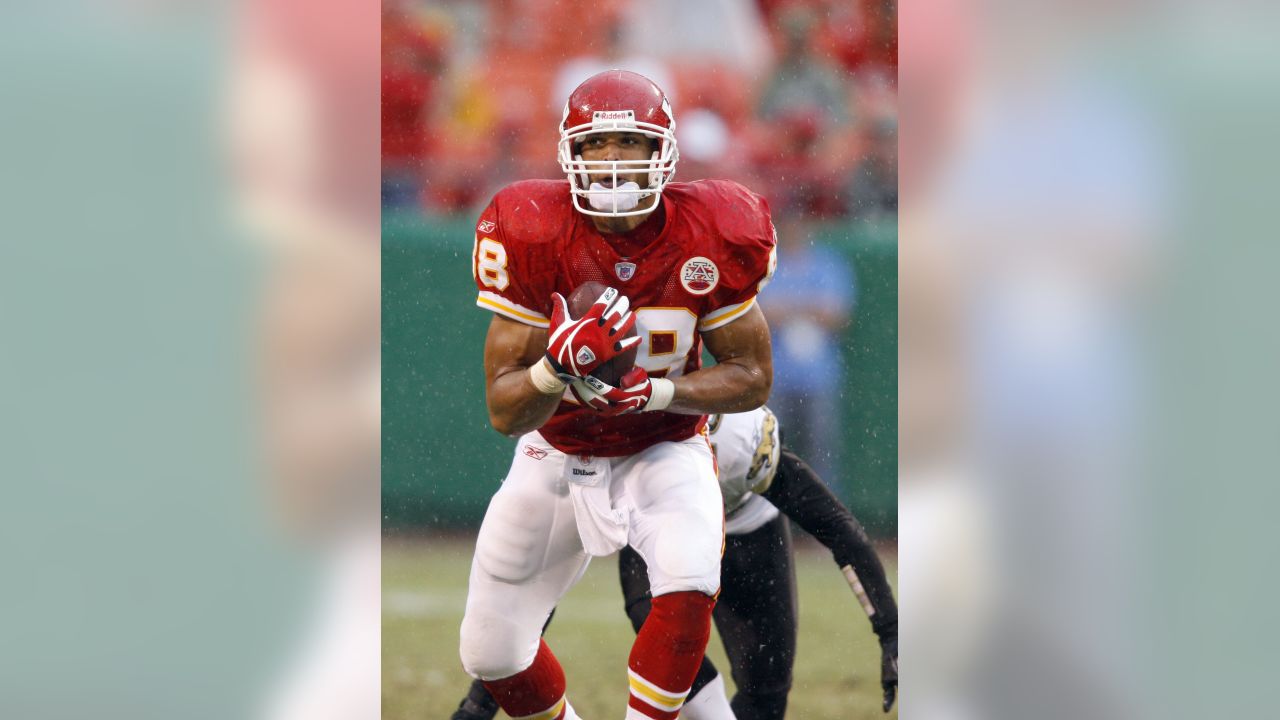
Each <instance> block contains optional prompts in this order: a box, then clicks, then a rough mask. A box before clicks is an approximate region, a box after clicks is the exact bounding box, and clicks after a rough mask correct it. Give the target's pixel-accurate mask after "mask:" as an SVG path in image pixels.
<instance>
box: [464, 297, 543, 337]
mask: <svg viewBox="0 0 1280 720" xmlns="http://www.w3.org/2000/svg"><path fill="white" fill-rule="evenodd" d="M476 305H478V306H480V307H482V308H484V309H485V310H492V311H493V312H496V313H498V314H499V315H502V316H505V317H509V318H511V319H512V320H516V321H518V322H522V323H524V324H525V325H532V326H534V327H540V328H545V327H549V326H550V325H551V321H550V320H547V317H546V316H545V315H543V314H542V313H539V312H535V311H533V310H530V309H529V308H527V307H524V306H523V305H517V304H516V303H513V302H511V301H510V300H508V299H506V298H504V297H502V296H501V295H496V294H494V293H491V292H484V291H481V292H480V295H479V296H477V297H476Z"/></svg>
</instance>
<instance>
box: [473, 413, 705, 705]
mask: <svg viewBox="0 0 1280 720" xmlns="http://www.w3.org/2000/svg"><path fill="white" fill-rule="evenodd" d="M588 463H590V464H588ZM583 467H591V468H594V469H597V470H600V471H602V472H601V475H603V476H604V482H605V483H607V499H606V500H604V501H603V502H604V503H605V505H606V507H607V509H609V510H610V511H611V513H612V515H613V517H615V518H616V519H618V520H620V521H621V527H622V530H623V532H624V534H625V542H626V544H629V545H631V546H632V547H633V548H635V549H636V551H637V552H639V553H640V556H641V557H643V558H644V560H645V563H646V564H647V565H648V566H649V582H650V585H651V587H652V589H653V595H654V596H658V595H664V594H667V593H673V592H681V591H690V590H692V591H697V592H702V593H705V594H707V595H713V594H715V593H716V592H717V591H718V590H719V588H720V555H721V553H722V552H723V550H724V507H723V504H722V500H721V497H720V485H719V483H718V482H717V481H716V474H715V462H714V460H713V458H712V454H711V447H710V445H709V444H708V442H707V440H706V439H705V437H704V436H702V435H695V436H694V437H692V438H690V439H688V440H684V441H681V442H664V443H659V444H657V445H655V446H653V447H650V448H648V449H646V450H644V451H642V452H639V453H637V454H635V455H629V456H626V457H620V458H595V459H594V460H586V461H584V460H583V459H582V458H579V457H578V456H566V455H565V454H564V453H561V452H560V451H558V450H556V449H555V448H553V447H551V446H550V445H548V444H547V443H546V441H545V440H543V439H542V436H541V435H539V434H537V433H530V434H528V435H525V436H524V437H522V438H520V442H519V443H518V444H517V445H516V453H515V460H514V461H513V462H512V464H511V471H510V473H509V474H508V475H507V478H506V480H505V481H503V484H502V487H501V488H500V489H499V490H498V492H497V493H496V494H495V495H494V496H493V499H492V500H491V501H490V502H489V509H488V510H487V511H486V512H485V516H484V522H483V523H482V524H481V526H480V534H479V536H478V537H477V539H476V551H475V556H474V558H473V559H472V562H471V580H470V587H469V588H468V593H467V610H466V615H465V617H464V618H463V620H462V632H461V654H462V665H463V668H464V669H465V670H466V671H467V673H469V674H470V675H471V676H472V677H475V678H479V679H481V680H498V679H501V678H505V677H510V676H512V675H514V674H516V673H518V672H520V671H521V670H524V669H525V668H527V667H529V665H530V664H532V663H533V658H534V655H536V654H537V650H538V640H539V637H540V636H541V633H542V626H543V624H544V623H545V622H546V620H547V616H548V615H550V613H551V611H552V609H554V608H555V606H556V604H557V603H558V602H560V598H561V597H563V596H564V594H565V593H566V592H568V590H569V588H571V587H573V585H574V583H576V582H577V581H578V580H579V579H580V578H581V577H582V575H583V573H584V572H586V569H587V564H588V563H589V562H590V559H591V556H590V555H588V554H587V552H586V551H585V550H584V549H583V541H582V537H581V536H580V535H579V530H578V518H576V517H575V511H574V502H573V500H572V499H571V497H570V490H569V483H570V482H572V481H577V480H579V479H581V478H580V475H579V476H575V475H574V474H573V471H574V470H575V469H579V473H581V470H580V468H583ZM571 478H572V479H573V480H571ZM584 532H590V530H589V528H584ZM619 617H621V615H619Z"/></svg>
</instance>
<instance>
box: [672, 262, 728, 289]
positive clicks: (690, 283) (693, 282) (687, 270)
mask: <svg viewBox="0 0 1280 720" xmlns="http://www.w3.org/2000/svg"><path fill="white" fill-rule="evenodd" d="M719 283H720V268H718V267H716V264H715V263H713V262H711V260H709V259H708V258H704V257H695V258H689V259H688V260H685V261H684V265H682V266H681V267H680V284H681V285H683V286H684V289H685V290H687V291H689V293H690V294H693V295H706V294H707V293H709V292H711V291H712V290H715V289H716V285H718V284H719Z"/></svg>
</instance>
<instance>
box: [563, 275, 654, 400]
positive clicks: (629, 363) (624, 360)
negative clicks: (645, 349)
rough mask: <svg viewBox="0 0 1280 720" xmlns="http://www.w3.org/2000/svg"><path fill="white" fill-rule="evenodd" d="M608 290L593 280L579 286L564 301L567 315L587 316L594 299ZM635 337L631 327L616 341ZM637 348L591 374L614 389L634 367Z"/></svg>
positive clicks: (634, 330)
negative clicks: (567, 309) (567, 311)
mask: <svg viewBox="0 0 1280 720" xmlns="http://www.w3.org/2000/svg"><path fill="white" fill-rule="evenodd" d="M608 288H609V286H608V285H605V284H604V283H599V282H595V281H594V280H593V281H589V282H585V283H583V284H581V285H579V286H578V287H577V288H575V289H574V291H573V292H572V293H570V294H569V297H568V298H567V299H566V301H567V302H568V303H569V314H570V315H572V316H573V317H575V318H580V317H582V316H583V315H585V314H587V311H588V310H590V309H591V306H592V305H594V304H595V302H596V298H598V297H600V293H602V292H604V291H605V290H607V289H608ZM635 335H636V329H635V328H634V327H632V328H631V331H630V332H628V333H627V334H626V335H623V336H621V337H619V338H618V339H619V340H622V339H623V338H629V337H635ZM639 348H640V346H639V345H638V344H637V345H635V346H633V347H631V348H630V349H629V350H627V351H626V352H623V353H622V354H621V355H619V356H617V357H615V358H614V359H612V360H610V361H609V362H606V363H602V364H601V365H600V367H598V368H596V369H595V370H593V371H592V372H591V374H592V375H594V376H595V377H597V378H599V379H600V380H603V381H604V382H607V383H609V384H610V385H613V386H615V387H616V386H617V385H618V383H619V382H621V381H622V376H623V375H626V374H627V371H628V370H630V369H631V368H633V367H635V364H636V351H637V350H639Z"/></svg>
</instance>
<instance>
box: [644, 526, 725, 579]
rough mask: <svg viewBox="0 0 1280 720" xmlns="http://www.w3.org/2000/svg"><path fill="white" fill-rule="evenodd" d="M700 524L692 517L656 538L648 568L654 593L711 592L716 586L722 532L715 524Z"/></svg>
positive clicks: (718, 577)
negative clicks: (678, 527) (650, 564)
mask: <svg viewBox="0 0 1280 720" xmlns="http://www.w3.org/2000/svg"><path fill="white" fill-rule="evenodd" d="M704 525H706V523H704V522H701V521H699V520H696V519H695V520H693V521H692V522H690V523H689V525H686V526H685V527H683V528H680V529H679V531H671V532H665V533H663V534H662V535H661V536H660V537H659V538H658V542H657V543H656V546H655V548H654V557H653V558H652V564H653V565H654V566H655V567H654V568H652V569H651V577H652V578H653V580H654V582H653V594H654V595H659V594H665V593H671V592H682V591H694V592H700V593H705V594H707V595H714V594H715V592H716V591H717V590H719V589H720V549H721V539H722V536H721V533H720V528H719V527H714V528H713V527H709V526H707V527H703V526H704ZM654 570H656V572H653V571H654Z"/></svg>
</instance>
